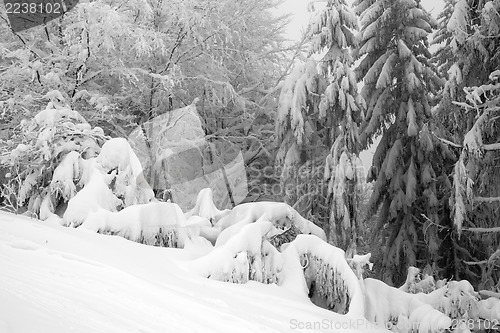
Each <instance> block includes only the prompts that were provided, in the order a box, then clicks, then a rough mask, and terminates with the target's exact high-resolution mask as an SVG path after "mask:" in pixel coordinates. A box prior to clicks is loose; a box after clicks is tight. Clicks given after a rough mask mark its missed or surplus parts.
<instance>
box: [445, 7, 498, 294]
mask: <svg viewBox="0 0 500 333" xmlns="http://www.w3.org/2000/svg"><path fill="white" fill-rule="evenodd" d="M499 11H500V2H499V1H467V0H460V1H457V3H456V5H455V7H454V10H453V12H452V14H451V15H450V16H449V17H450V18H449V21H448V22H447V30H448V31H449V33H450V36H451V37H450V38H448V39H447V43H446V45H445V48H448V49H450V50H451V51H452V52H453V54H454V55H455V57H454V58H453V60H454V62H453V63H452V64H451V67H450V70H449V71H448V73H449V77H448V80H447V82H446V85H445V89H444V92H443V94H442V99H441V100H440V103H439V105H438V108H437V117H438V118H439V120H440V121H441V122H442V123H443V125H444V126H445V129H446V130H447V131H448V133H450V134H451V135H450V137H451V139H452V141H454V142H455V144H452V143H451V142H450V145H453V146H455V147H457V148H455V149H456V150H457V152H458V155H459V157H458V158H457V161H456V163H455V166H454V169H453V191H452V197H451V200H450V206H451V215H452V218H453V223H452V224H451V225H450V228H451V230H450V235H449V237H448V239H449V244H448V247H451V248H452V251H448V253H449V255H448V256H447V258H446V259H447V260H446V264H447V268H448V270H449V271H450V274H454V275H455V277H460V278H465V279H469V280H470V281H471V282H473V283H474V284H478V283H479V284H480V288H491V287H493V286H494V285H498V282H499V280H498V277H494V274H493V275H492V271H494V264H493V263H494V262H495V260H496V259H495V260H489V259H490V258H489V257H490V255H492V254H494V252H495V251H496V249H497V247H498V244H499V241H500V238H499V236H498V234H497V233H491V232H490V231H491V229H490V228H492V227H494V226H496V225H497V224H498V219H499V218H500V214H499V212H498V201H499V200H498V197H499V196H500V191H499V190H498V186H497V185H496V184H498V181H499V177H500V174H499V173H498V170H497V169H498V168H497V162H496V161H497V160H498V157H499V153H498V147H497V145H498V138H499V136H500V132H499V128H500V127H499V126H500V122H499V120H498V117H497V116H496V114H497V112H496V111H497V110H498V106H499V103H500V98H499V93H500V90H499V84H498V77H499V72H498V68H499V66H500V48H499V44H500V43H499V36H500V15H499ZM438 60H440V63H439V64H440V65H443V64H444V63H445V62H444V60H443V59H440V58H438ZM462 232H464V233H466V237H461V234H462Z"/></svg>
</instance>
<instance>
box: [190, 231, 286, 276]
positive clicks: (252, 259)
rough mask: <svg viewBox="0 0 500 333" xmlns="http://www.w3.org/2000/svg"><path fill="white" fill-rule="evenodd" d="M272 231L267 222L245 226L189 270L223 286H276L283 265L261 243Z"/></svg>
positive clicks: (278, 256) (269, 248)
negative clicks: (271, 284)
mask: <svg viewBox="0 0 500 333" xmlns="http://www.w3.org/2000/svg"><path fill="white" fill-rule="evenodd" d="M273 228H274V227H273V224H272V223H270V222H257V223H253V224H248V225H245V226H244V227H243V228H242V230H241V231H240V232H239V233H238V234H237V235H235V236H234V237H233V238H231V239H230V240H229V241H228V242H227V243H226V244H224V245H223V246H220V247H216V248H214V249H213V250H212V251H211V252H210V253H209V254H207V255H206V256H204V257H201V258H199V259H197V260H196V261H194V262H193V263H192V265H191V270H192V271H194V272H196V273H197V274H199V275H201V276H204V277H207V278H210V279H216V280H220V281H226V282H233V283H246V282H248V281H250V280H252V281H258V282H263V283H267V284H269V283H278V282H279V279H280V278H279V274H280V272H281V269H282V268H283V261H282V259H281V257H280V254H279V252H278V251H277V250H276V249H275V248H274V247H273V246H272V245H271V244H270V243H269V241H267V240H266V239H265V237H266V235H267V234H268V233H269V232H270V231H271V230H272V229H273Z"/></svg>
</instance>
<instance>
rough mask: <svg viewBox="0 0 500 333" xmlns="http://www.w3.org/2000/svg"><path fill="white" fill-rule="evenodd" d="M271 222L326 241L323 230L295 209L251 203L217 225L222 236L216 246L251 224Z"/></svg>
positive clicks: (275, 204)
mask: <svg viewBox="0 0 500 333" xmlns="http://www.w3.org/2000/svg"><path fill="white" fill-rule="evenodd" d="M256 221H270V222H272V224H273V225H274V226H275V227H276V228H277V229H279V230H283V231H286V230H288V229H290V228H291V227H292V226H293V227H295V228H297V229H298V230H300V231H301V232H302V233H303V234H312V235H315V236H317V237H318V238H320V239H322V240H326V236H325V232H324V231H323V229H321V228H320V227H318V226H317V225H315V224H314V223H313V222H311V221H309V220H307V219H305V218H303V217H302V216H301V215H300V214H299V213H298V212H297V211H296V210H295V209H293V208H292V207H291V206H289V205H288V204H286V203H283V202H267V201H261V202H249V203H244V204H241V205H238V206H236V207H234V208H233V209H232V210H231V212H229V213H228V214H227V215H225V216H224V217H222V218H221V219H220V220H219V221H218V222H217V224H216V225H215V226H216V227H217V228H218V229H219V230H221V234H220V236H219V237H218V239H217V244H216V246H219V245H222V244H224V243H225V242H226V241H227V240H228V239H229V238H231V237H232V236H233V235H234V234H235V233H238V232H239V231H240V229H241V228H242V227H243V226H245V225H246V224H249V223H254V222H256Z"/></svg>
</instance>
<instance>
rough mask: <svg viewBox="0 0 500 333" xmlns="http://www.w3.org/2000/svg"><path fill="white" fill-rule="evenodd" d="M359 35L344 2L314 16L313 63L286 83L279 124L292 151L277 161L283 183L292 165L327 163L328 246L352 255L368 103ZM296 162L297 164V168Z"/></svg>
mask: <svg viewBox="0 0 500 333" xmlns="http://www.w3.org/2000/svg"><path fill="white" fill-rule="evenodd" d="M356 29H357V18H356V16H355V15H354V13H353V12H352V11H351V10H350V9H349V7H348V6H347V4H346V2H345V1H344V0H329V1H327V3H326V6H325V7H324V8H323V9H321V10H319V11H318V12H316V13H315V15H314V17H313V19H312V20H311V22H310V24H309V27H308V38H309V57H308V59H307V61H306V65H305V66H303V67H302V66H299V67H297V68H296V69H295V71H294V72H293V73H292V74H291V75H290V76H289V77H288V78H287V80H286V82H285V85H284V88H283V90H282V95H281V99H280V110H279V115H278V122H277V131H278V134H279V138H280V140H281V142H282V144H281V152H285V150H286V149H288V151H287V152H286V155H284V156H283V155H281V159H278V161H280V160H283V162H284V164H285V173H284V174H283V176H284V177H285V178H287V176H288V177H289V176H291V175H290V172H289V170H290V167H291V164H292V163H295V166H301V165H307V163H308V162H309V163H310V161H313V160H314V159H315V158H317V157H318V156H319V157H320V159H322V161H325V159H326V163H325V173H324V181H325V186H326V191H325V193H319V194H322V195H323V196H326V201H325V204H326V209H325V210H326V212H325V213H326V214H325V215H326V218H325V220H324V221H323V222H324V228H325V231H326V232H327V235H328V240H329V242H330V243H332V244H333V245H335V246H338V247H341V248H343V249H344V250H347V249H348V250H349V252H350V254H352V253H353V252H355V249H356V246H357V245H358V242H359V218H358V216H357V210H356V207H357V206H358V204H359V194H360V190H361V182H362V178H363V173H362V164H361V162H360V160H359V158H358V153H359V139H358V124H359V123H360V121H361V114H362V109H363V106H364V101H363V100H362V99H361V98H360V96H359V95H358V90H357V82H356V77H355V74H354V71H353V70H352V66H353V58H352V55H351V50H352V49H353V48H354V47H355V46H356V37H355V35H354V32H355V30H356ZM320 55H321V56H320ZM302 68H303V69H302ZM289 101H291V104H289ZM318 147H319V148H318ZM293 156H296V157H298V158H299V160H298V161H295V162H294V160H293V159H292V158H290V157H293ZM279 157H280V155H279ZM300 157H302V158H303V160H300ZM313 170H314V169H313ZM307 194H309V193H307ZM317 194H318V193H317ZM288 199H289V200H290V199H291V200H292V201H294V200H295V201H297V200H301V198H300V197H292V198H288ZM292 203H293V202H292Z"/></svg>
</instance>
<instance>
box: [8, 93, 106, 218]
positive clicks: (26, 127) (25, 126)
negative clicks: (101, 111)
mask: <svg viewBox="0 0 500 333" xmlns="http://www.w3.org/2000/svg"><path fill="white" fill-rule="evenodd" d="M108 139H109V138H108V137H107V136H105V135H104V132H103V131H102V129H101V128H99V127H95V128H91V126H90V125H89V124H88V123H87V122H86V121H85V119H83V117H82V116H81V115H80V114H79V113H78V112H76V111H73V110H71V109H69V108H67V107H60V106H57V105H55V104H53V103H52V102H50V103H49V104H48V105H47V108H46V109H45V110H42V111H41V112H39V113H38V114H37V115H36V116H35V117H34V118H32V119H29V120H24V121H23V122H22V123H21V125H20V128H19V135H18V136H17V137H16V138H14V140H13V141H16V142H17V143H18V144H17V146H16V147H15V148H14V149H12V150H11V151H9V152H7V153H5V154H3V155H2V158H1V162H2V164H3V165H4V166H6V167H8V168H9V174H8V176H9V181H8V183H7V184H6V186H5V189H4V191H3V193H2V195H3V197H4V198H5V199H6V201H7V203H9V204H10V206H11V208H12V209H13V210H16V211H19V210H20V208H23V207H24V208H26V209H28V210H29V211H30V212H32V213H33V214H35V215H38V214H39V213H40V209H41V205H42V202H45V203H46V205H48V204H49V203H50V206H51V207H52V209H51V210H52V211H54V209H55V208H57V206H58V204H59V203H60V202H67V201H68V200H69V199H70V198H72V197H73V196H74V195H75V194H76V192H77V191H78V189H79V187H78V185H77V182H78V179H79V178H80V173H79V169H80V168H79V167H78V164H79V163H80V161H81V160H83V159H86V158H90V157H93V156H95V155H96V154H97V153H99V151H100V147H101V146H102V144H103V143H104V142H105V141H106V140H108ZM67 179H70V180H71V182H67V181H65V180H67ZM63 180H64V181H63Z"/></svg>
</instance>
